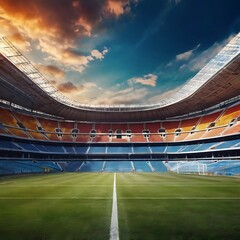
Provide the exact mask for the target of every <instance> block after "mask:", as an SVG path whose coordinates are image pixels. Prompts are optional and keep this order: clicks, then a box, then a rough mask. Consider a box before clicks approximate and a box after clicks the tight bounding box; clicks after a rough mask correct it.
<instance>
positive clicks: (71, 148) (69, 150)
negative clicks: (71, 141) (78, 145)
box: [64, 146, 75, 153]
mask: <svg viewBox="0 0 240 240" xmlns="http://www.w3.org/2000/svg"><path fill="white" fill-rule="evenodd" d="M64 149H65V150H66V153H75V152H74V149H73V147H69V146H64Z"/></svg>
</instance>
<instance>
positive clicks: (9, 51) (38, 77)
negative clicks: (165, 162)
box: [0, 33, 240, 112]
mask: <svg viewBox="0 0 240 240" xmlns="http://www.w3.org/2000/svg"><path fill="white" fill-rule="evenodd" d="M0 52H1V53H2V54H3V56H5V57H6V58H7V59H8V60H9V61H10V62H11V63H12V64H14V65H15V66H16V67H17V68H18V69H19V70H20V71H21V72H22V73H24V74H25V75H26V76H27V77H28V78H29V79H31V80H32V81H33V82H34V83H35V84H36V85H37V86H38V87H39V88H40V89H42V90H43V91H44V92H45V93H47V94H48V95H49V96H50V97H52V98H53V99H54V100H56V101H58V102H59V103H62V104H64V105H66V106H70V107H72V108H75V109H83V110H84V109H85V110H94V111H102V110H104V111H111V112H113V111H116V112H122V111H124V112H127V111H133V110H150V109H156V108H158V109H159V108H163V107H167V106H169V105H172V104H175V103H177V102H180V101H182V100H183V99H186V98H188V97H189V96H191V95H192V94H194V93H195V92H196V91H197V90H198V89H199V88H200V87H201V86H203V85H204V84H205V83H206V82H208V81H209V80H210V79H211V78H212V77H213V76H215V75H216V74H217V73H218V72H219V71H221V70H222V69H224V68H225V67H226V66H227V65H228V64H229V63H230V62H231V61H232V60H233V59H234V58H235V57H237V56H238V55H239V54H240V33H238V34H237V35H236V36H235V37H234V38H233V39H232V40H231V41H230V42H229V43H228V44H227V45H226V46H225V47H224V48H223V49H222V50H221V51H220V52H219V53H218V54H217V55H216V56H215V57H214V58H213V59H212V60H211V61H210V62H209V63H208V64H207V65H206V66H205V67H203V68H202V69H201V70H200V71H199V72H198V73H197V74H196V75H195V76H194V77H193V78H192V79H191V80H190V81H189V82H188V83H187V84H185V85H184V86H183V87H182V88H181V89H180V90H179V91H178V92H177V93H175V94H174V95H172V96H171V97H170V98H166V99H163V100H161V101H160V102H158V103H152V104H145V105H140V104H139V105H125V104H121V105H92V104H81V103H78V102H76V101H72V100H70V99H69V98H67V97H66V96H64V95H63V94H61V93H60V92H59V91H58V90H57V89H56V88H55V87H54V86H52V85H51V84H50V83H49V82H48V80H47V79H46V78H45V77H44V76H43V75H42V74H41V73H40V72H39V71H38V70H37V69H36V68H35V67H34V66H33V65H32V63H31V62H30V61H29V60H28V59H27V58H26V57H25V56H23V55H22V54H21V52H20V51H19V50H18V49H17V48H16V47H15V46H14V45H13V44H12V43H11V42H9V41H8V40H7V39H6V38H4V37H3V38H0Z"/></svg>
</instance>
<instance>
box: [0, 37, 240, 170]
mask: <svg viewBox="0 0 240 240" xmlns="http://www.w3.org/2000/svg"><path fill="white" fill-rule="evenodd" d="M239 39H240V35H237V36H236V37H235V38H233V40H232V41H231V44H229V45H227V47H226V48H225V49H224V50H222V52H220V53H219V54H220V55H217V56H216V57H215V58H214V59H212V60H211V62H210V63H209V64H207V65H206V67H204V68H203V69H202V70H200V72H199V73H198V74H196V76H195V77H193V79H192V80H190V81H189V83H190V84H189V83H188V84H186V85H185V86H184V87H183V88H182V89H181V90H180V92H179V94H178V93H177V94H176V96H175V95H174V96H172V98H170V100H165V101H163V102H160V103H157V104H153V105H139V106H129V107H128V106H123V107H122V106H120V107H116V106H115V107H114V106H111V107H107V106H104V107H101V106H98V107H96V106H94V107H92V106H90V107H89V106H82V105H77V106H75V105H74V103H72V102H68V100H67V99H66V98H63V99H64V101H62V95H59V93H58V92H57V90H56V91H52V92H49V91H45V90H44V87H43V88H42V87H40V85H39V84H38V82H37V81H43V83H44V84H43V85H44V86H47V87H48V88H50V87H51V86H49V83H48V82H44V81H45V79H44V77H43V76H42V75H41V74H39V75H38V74H37V72H34V74H35V75H34V76H36V77H37V76H38V77H40V78H39V79H38V78H37V80H36V79H32V78H31V70H32V69H35V68H34V67H33V66H32V65H31V63H28V64H29V65H28V64H27V65H26V63H24V64H25V65H26V66H25V65H24V68H21V69H18V66H19V62H18V64H15V62H14V60H13V59H12V58H11V55H9V56H3V55H1V61H2V62H3V63H4V64H1V65H0V76H1V77H2V78H3V80H4V79H5V78H6V79H5V80H4V81H3V82H0V83H2V84H1V86H2V88H1V89H0V94H1V95H0V96H1V97H0V163H1V165H0V171H1V174H11V173H27V172H38V173H42V172H54V171H55V172H56V171H57V172H59V171H79V172H86V171H96V172H101V171H136V172H138V171H145V172H154V171H166V169H167V170H168V171H177V172H184V171H185V172H187V173H188V172H191V173H194V172H198V173H199V172H200V169H201V172H207V169H209V171H211V172H216V171H215V170H216V169H215V168H214V166H216V167H218V166H219V167H220V166H221V168H222V165H224V164H225V165H226V162H227V161H232V162H231V163H232V168H231V167H230V166H228V168H226V169H228V170H229V171H227V170H226V169H225V170H226V171H225V170H224V171H225V172H227V173H230V172H231V171H232V170H231V171H230V169H234V171H232V172H237V170H236V169H238V168H239V166H238V165H236V167H235V164H233V161H237V160H239V158H240V156H239V151H240V144H239V141H240V140H239V137H240V98H239V87H240V85H239V73H240V65H239V56H240V55H239ZM6 47H7V48H8V50H9V52H11V50H13V52H14V51H15V52H14V53H16V51H17V50H16V49H15V48H14V46H12V45H9V46H8V44H7V46H6ZM17 53H18V61H20V60H21V57H23V56H22V55H21V54H20V53H19V51H17ZM221 54H222V55H221ZM23 59H26V58H24V57H23ZM224 59H226V60H224ZM220 63H221V64H220ZM12 69H14V71H13V72H14V74H13V75H11V74H10V75H9V76H7V73H10V72H11V71H12ZM25 69H27V70H26V72H25ZM209 69H210V70H211V71H210V70H209ZM10 70H11V71H10ZM36 71H37V70H36ZM29 72H30V73H29ZM19 76H21V79H22V81H23V82H24V85H23V86H24V87H23V88H22V86H21V85H19V83H18V82H17V81H16V79H18V78H19ZM193 80H194V81H193ZM0 81H2V79H1V78H0ZM6 82H8V83H9V84H11V86H14V98H12V96H13V95H12V92H11V91H10V90H9V89H10V88H9V87H4V86H5V85H4V84H5V83H6ZM193 83H194V84H193ZM191 84H192V85H191ZM26 87H28V92H27V93H26V89H25V88H26ZM15 88H16V89H15ZM213 89H214V94H211V93H212V91H213ZM181 91H182V92H181ZM205 93H207V94H206V95H207V96H208V97H207V98H206V99H203V98H202V96H203V95H205ZM15 94H16V96H15ZM25 95H26V96H25ZM179 96H180V98H179ZM181 96H184V97H181ZM18 100H19V101H18ZM14 101H15V102H14ZM49 106H51V107H49ZM59 109H61V111H59ZM39 110H41V111H39ZM194 161H195V162H194ZM207 161H209V162H207ZM212 161H215V162H212ZM229 163H230V162H229Z"/></svg>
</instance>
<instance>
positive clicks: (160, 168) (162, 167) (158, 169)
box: [151, 161, 168, 172]
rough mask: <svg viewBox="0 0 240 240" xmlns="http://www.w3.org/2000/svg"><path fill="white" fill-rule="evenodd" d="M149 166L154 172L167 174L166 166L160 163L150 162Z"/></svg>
mask: <svg viewBox="0 0 240 240" xmlns="http://www.w3.org/2000/svg"><path fill="white" fill-rule="evenodd" d="M151 165H152V167H153V169H154V171H156V172H167V171H168V170H167V168H166V166H165V165H164V164H163V162H162V161H151Z"/></svg>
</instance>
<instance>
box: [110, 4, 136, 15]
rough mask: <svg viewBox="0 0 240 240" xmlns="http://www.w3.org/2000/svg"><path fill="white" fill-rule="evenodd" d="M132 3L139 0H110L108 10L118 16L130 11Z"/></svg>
mask: <svg viewBox="0 0 240 240" xmlns="http://www.w3.org/2000/svg"><path fill="white" fill-rule="evenodd" d="M131 3H134V4H137V3H138V0H108V1H107V10H108V11H109V12H110V13H111V14H114V15H115V16H117V17H118V16H120V15H122V14H124V13H128V12H129V11H130V9H131Z"/></svg>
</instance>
